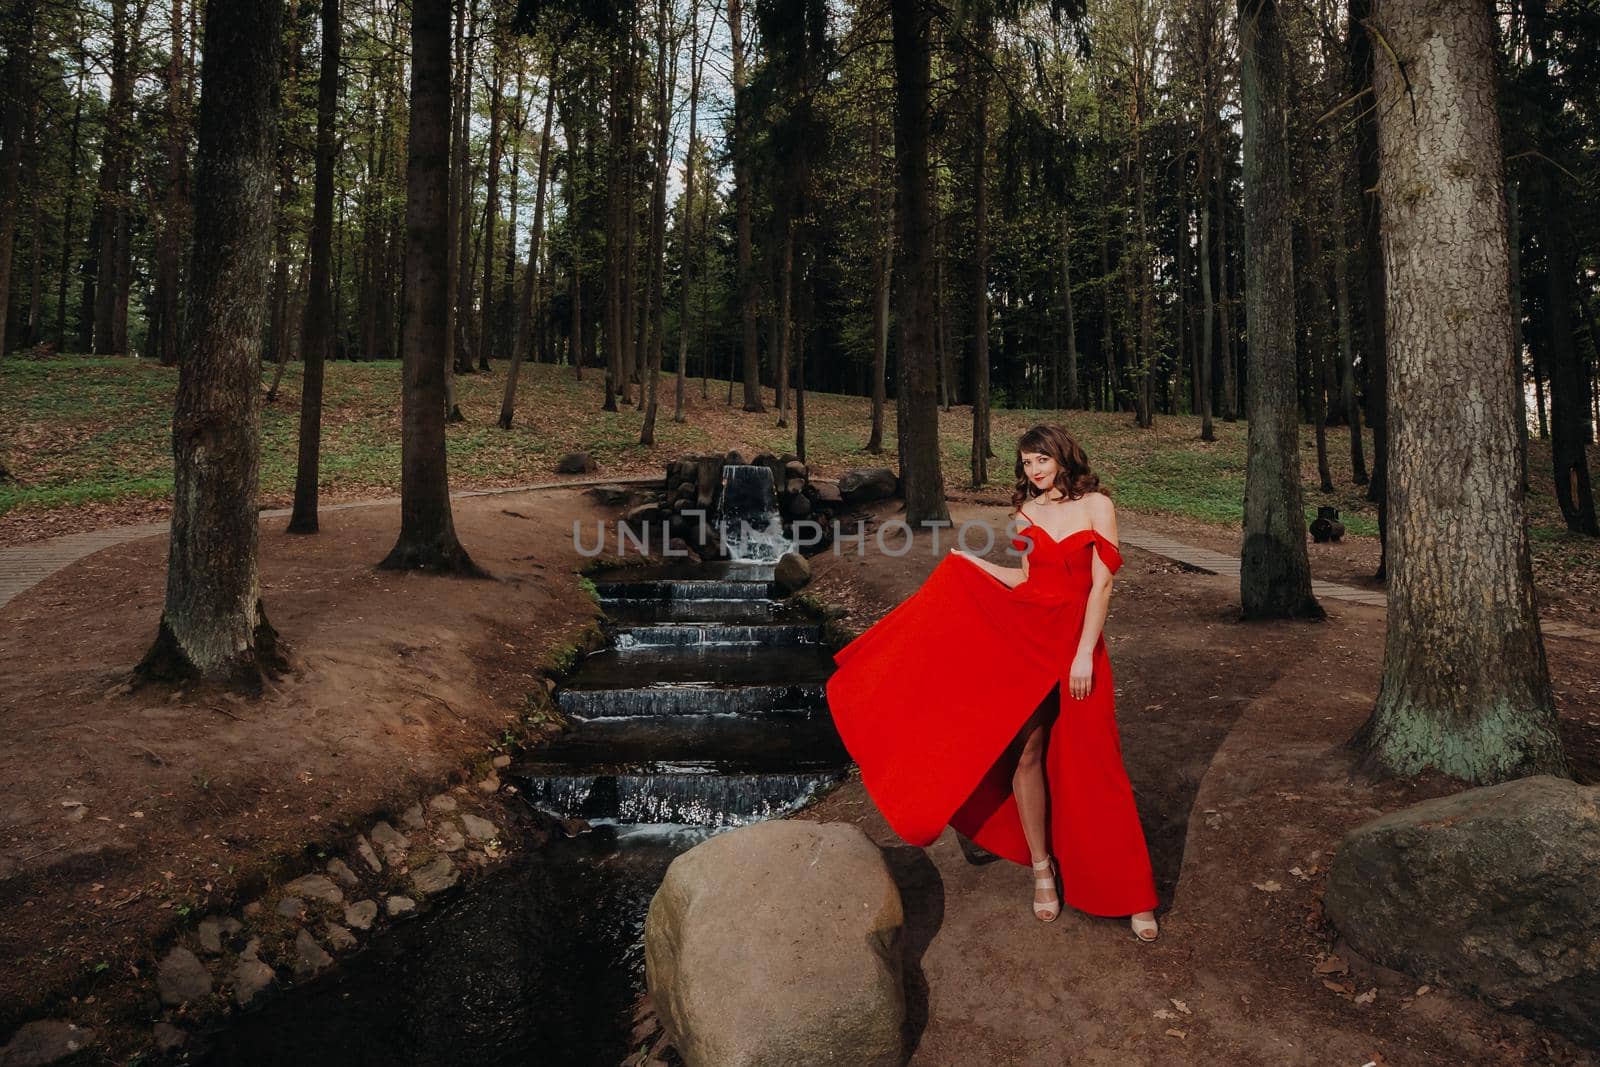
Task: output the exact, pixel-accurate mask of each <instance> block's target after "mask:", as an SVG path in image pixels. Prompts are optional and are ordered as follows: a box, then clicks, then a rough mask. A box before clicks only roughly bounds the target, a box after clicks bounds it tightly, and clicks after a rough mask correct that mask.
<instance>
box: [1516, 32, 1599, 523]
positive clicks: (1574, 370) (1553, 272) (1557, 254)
mask: <svg viewBox="0 0 1600 1067" xmlns="http://www.w3.org/2000/svg"><path fill="white" fill-rule="evenodd" d="M1526 7H1527V12H1528V39H1529V43H1530V44H1531V46H1532V52H1533V59H1534V63H1533V69H1534V95H1535V98H1536V100H1537V102H1538V106H1539V108H1540V109H1541V110H1542V111H1543V112H1544V114H1545V128H1546V130H1547V131H1548V130H1549V128H1550V127H1553V126H1555V125H1556V124H1557V123H1558V122H1559V119H1558V118H1557V116H1558V115H1559V113H1560V112H1561V111H1562V109H1563V108H1564V107H1565V106H1566V102H1565V100H1564V99H1563V98H1562V96H1561V94H1560V91H1559V89H1558V88H1557V86H1556V85H1555V84H1554V83H1553V82H1552V80H1551V77H1550V67H1551V65H1552V63H1553V55H1552V53H1553V51H1554V49H1553V47H1552V44H1551V37H1552V34H1551V27H1550V20H1549V15H1548V13H1547V11H1546V4H1545V0H1527V4H1526ZM1541 147H1542V156H1543V158H1541V159H1540V160H1539V161H1538V162H1539V170H1538V175H1539V192H1540V201H1541V204H1540V206H1541V207H1542V208H1543V210H1542V211H1541V212H1540V213H1539V215H1540V217H1539V239H1540V243H1541V244H1543V245H1544V248H1545V271H1544V283H1545V284H1544V311H1545V320H1546V326H1545V338H1546V343H1545V353H1546V363H1545V369H1546V371H1547V372H1548V373H1549V375H1550V460H1551V466H1552V467H1553V472H1552V473H1553V474H1554V479H1555V490H1556V503H1557V504H1558V505H1559V506H1560V508H1561V517H1562V518H1563V519H1565V520H1566V523H1567V529H1568V530H1570V531H1572V532H1573V533H1579V534H1588V535H1589V536H1591V537H1600V520H1597V518H1596V513H1595V502H1594V487H1593V483H1592V482H1591V480H1590V474H1589V458H1588V449H1587V447H1586V446H1587V444H1588V442H1589V439H1590V431H1589V426H1590V424H1589V401H1588V392H1589V390H1588V385H1589V381H1588V379H1589V376H1588V374H1587V373H1586V372H1585V368H1584V366H1583V362H1582V361H1581V360H1580V358H1579V356H1578V346H1577V342H1576V339H1575V338H1574V336H1573V333H1574V327H1575V326H1576V322H1575V321H1574V314H1575V308H1574V303H1575V296H1576V294H1575V292H1574V286H1573V282H1574V280H1575V279H1576V278H1577V277H1578V260H1577V252H1576V249H1575V248H1574V247H1573V238H1572V205H1571V194H1570V193H1569V192H1568V191H1567V190H1565V189H1564V188H1563V187H1562V173H1561V171H1562V170H1563V169H1565V168H1561V167H1560V166H1559V164H1558V163H1557V162H1556V161H1557V160H1558V159H1559V157H1560V156H1561V155H1562V154H1563V153H1562V149H1561V146H1560V145H1559V144H1558V143H1556V140H1555V137H1554V136H1553V135H1552V134H1550V133H1549V132H1546V133H1545V136H1544V138H1543V144H1542V146H1541ZM1596 343H1597V344H1600V340H1597V342H1596Z"/></svg>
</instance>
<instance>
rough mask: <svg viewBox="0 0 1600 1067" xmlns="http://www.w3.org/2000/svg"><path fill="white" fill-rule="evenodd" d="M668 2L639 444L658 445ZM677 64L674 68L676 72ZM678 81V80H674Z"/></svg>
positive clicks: (660, 9) (659, 24)
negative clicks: (657, 417) (656, 442)
mask: <svg viewBox="0 0 1600 1067" xmlns="http://www.w3.org/2000/svg"><path fill="white" fill-rule="evenodd" d="M667 21H668V20H667V0H659V3H658V4H657V6H656V158H655V165H654V166H653V167H652V168H651V170H652V171H653V172H654V173H653V177H652V180H651V185H650V279H649V281H648V283H647V287H648V293H649V296H648V299H647V301H646V304H645V306H646V308H647V309H648V317H647V321H646V323H645V329H644V330H643V331H641V335H642V336H645V337H647V338H648V342H647V344H646V346H645V349H644V368H643V380H642V381H641V382H640V389H641V391H642V392H643V393H644V394H645V395H644V419H643V421H642V423H641V425H640V427H639V443H640V444H641V445H652V444H655V440H656V399H657V391H658V387H659V385H660V379H661V347H662V342H663V337H662V334H663V333H664V332H665V331H666V314H665V311H666V308H665V306H664V305H665V304H666V292H665V287H664V284H663V283H664V281H665V275H666V258H667V166H668V164H669V163H670V162H671V161H670V159H669V158H668V155H667V127H668V126H669V125H671V120H672V90H671V88H670V87H669V85H668V81H669V78H668V73H667ZM675 67H676V64H674V68H675ZM672 80H673V81H676V79H672Z"/></svg>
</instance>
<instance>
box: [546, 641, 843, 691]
mask: <svg viewBox="0 0 1600 1067" xmlns="http://www.w3.org/2000/svg"><path fill="white" fill-rule="evenodd" d="M832 671H833V656H832V654H830V653H829V652H828V651H827V650H826V649H824V648H823V647H822V646H821V645H770V646H768V645H688V646H676V647H674V646H661V647H652V648H630V649H616V648H608V649H602V650H601V651H599V652H591V653H590V654H589V655H587V656H585V657H584V658H583V661H582V663H580V664H579V666H578V669H577V670H576V671H575V672H573V674H572V677H571V678H570V679H568V681H567V685H566V688H569V689H644V688H649V687H651V686H658V685H681V684H684V683H689V682H700V683H702V684H703V685H706V686H714V685H753V684H761V683H766V682H771V681H772V680H773V679H775V678H781V679H784V680H785V681H786V682H789V683H791V684H812V683H822V682H826V681H827V679H828V675H829V674H830V673H832Z"/></svg>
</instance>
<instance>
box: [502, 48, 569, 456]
mask: <svg viewBox="0 0 1600 1067" xmlns="http://www.w3.org/2000/svg"><path fill="white" fill-rule="evenodd" d="M558 62H560V60H559V58H558V56H557V55H556V53H555V52H554V51H553V50H552V51H551V53H550V76H549V78H547V79H546V80H545V97H544V132H543V133H542V134H541V135H540V137H539V178H538V181H537V183H536V184H535V186H534V189H535V192H534V194H533V232H532V233H530V234H529V235H528V272H527V274H525V275H524V276H523V279H522V302H521V305H520V306H519V307H518V308H517V329H516V334H515V340H514V341H513V342H512V344H511V369H510V370H508V371H506V391H505V395H504V396H503V397H501V399H500V428H501V429H502V430H509V429H511V422H512V419H513V418H515V416H516V411H517V378H518V377H519V375H520V374H521V372H522V360H523V358H524V357H525V356H526V355H527V352H528V343H529V342H528V338H529V336H530V331H531V330H532V328H533V311H534V306H533V305H534V300H533V294H534V292H535V287H536V286H537V285H538V283H539V244H540V241H541V239H542V238H543V236H544V197H545V188H546V186H547V184H548V178H549V174H550V121H551V119H552V118H553V117H554V115H555V109H556V64H557V63H558ZM568 158H569V159H570V146H569V157H568ZM569 184H570V182H569Z"/></svg>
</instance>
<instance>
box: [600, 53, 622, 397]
mask: <svg viewBox="0 0 1600 1067" xmlns="http://www.w3.org/2000/svg"><path fill="white" fill-rule="evenodd" d="M625 55H626V49H624V47H623V45H622V43H621V42H620V41H619V42H617V43H616V44H615V45H614V47H613V50H612V62H611V65H610V74H611V86H610V90H611V93H610V95H611V106H610V108H609V109H608V114H607V116H606V249H605V259H604V263H605V270H606V279H605V285H606V306H605V342H606V392H605V403H604V404H602V405H601V410H602V411H616V410H618V408H617V404H618V400H617V387H618V385H619V384H620V383H619V381H618V379H619V378H620V377H621V376H622V226H623V221H624V216H623V214H622V151H623V137H622V99H623V85H624V80H623V77H622V62H623V57H624V56H625Z"/></svg>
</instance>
